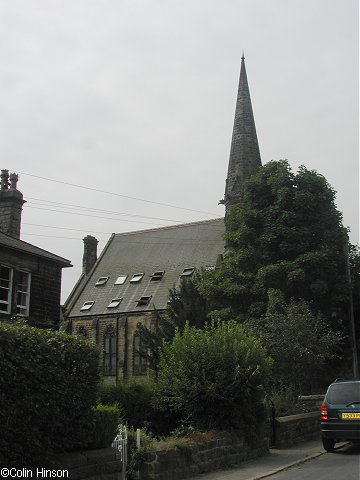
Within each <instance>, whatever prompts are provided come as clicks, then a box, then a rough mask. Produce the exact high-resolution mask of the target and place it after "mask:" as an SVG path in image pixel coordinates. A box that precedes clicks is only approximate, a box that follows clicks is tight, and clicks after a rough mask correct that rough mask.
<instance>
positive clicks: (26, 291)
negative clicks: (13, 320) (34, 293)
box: [16, 272, 30, 316]
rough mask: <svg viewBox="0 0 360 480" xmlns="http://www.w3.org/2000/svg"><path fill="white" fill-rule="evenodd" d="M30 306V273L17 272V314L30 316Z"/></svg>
mask: <svg viewBox="0 0 360 480" xmlns="http://www.w3.org/2000/svg"><path fill="white" fill-rule="evenodd" d="M29 305H30V273H27V272H17V296H16V313H17V314H18V315H24V316H28V315H29Z"/></svg>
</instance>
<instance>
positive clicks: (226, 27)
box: [0, 0, 359, 300]
mask: <svg viewBox="0 0 360 480" xmlns="http://www.w3.org/2000/svg"><path fill="white" fill-rule="evenodd" d="M0 22H1V23H0V68H1V74H0V92H1V94H0V102H1V105H0V109H1V115H0V129H1V136H0V154H1V162H0V167H1V168H6V169H9V170H11V171H16V172H19V173H20V180H19V184H18V187H19V189H20V190H21V191H22V192H23V194H24V197H25V199H27V203H26V204H25V205H24V210H23V217H22V218H23V223H22V234H21V238H22V239H23V240H25V241H27V242H30V243H33V244H35V245H37V246H39V247H42V248H45V249H47V250H49V251H51V252H53V253H56V254H58V255H60V256H63V257H65V258H68V259H69V260H71V262H72V263H73V265H74V267H73V268H71V269H65V270H64V274H63V300H65V299H66V297H67V296H68V294H69V292H70V290H71V288H72V287H73V285H74V284H75V282H76V280H77V278H78V277H79V275H80V273H81V264H82V252H83V242H82V238H83V237H84V236H85V235H87V234H92V235H94V236H96V237H97V238H98V239H99V253H100V252H101V250H102V248H103V247H104V246H105V244H106V241H107V240H108V238H109V236H110V234H111V233H112V232H126V231H132V230H140V229H145V228H155V227H158V226H163V225H172V224H174V223H177V222H188V221H196V220H204V219H209V218H215V217H219V216H222V215H223V214H224V207H223V206H221V205H220V206H219V205H218V201H219V199H221V198H223V194H224V187H225V177H226V172H227V165H228V158H229V151H230V141H231V134H232V126H233V119H234V109H235V101H236V93H237V85H238V78H239V69H240V58H241V55H242V51H243V50H244V51H245V62H246V68H247V74H248V81H249V87H250V93H251V98H252V105H253V110H254V116H255V123H256V127H257V134H258V140H259V145H260V151H261V156H262V161H263V163H266V162H267V161H269V160H272V159H275V160H278V159H281V158H287V159H288V160H289V161H290V164H291V165H292V167H293V169H294V170H296V169H297V168H298V166H299V165H301V164H304V165H306V167H307V168H309V169H315V170H316V171H317V172H319V173H321V174H323V175H324V176H325V177H326V179H327V180H328V182H329V183H330V184H331V185H332V186H333V187H334V189H335V190H336V191H337V192H338V194H337V205H338V207H339V209H340V210H341V211H342V212H343V217H344V223H345V225H346V226H349V227H350V228H351V240H352V241H353V242H358V216H359V210H358V183H359V166H358V153H359V152H358V143H359V142H358V137H359V122H358V107H359V101H358V80H359V78H358V74H359V65H358V23H359V15H358V2H357V0H2V1H1V3H0ZM40 177H42V178H40ZM51 180H53V181H51ZM62 182H63V183H62ZM70 184H72V185H70ZM74 185H78V186H83V187H87V188H79V187H76V186H74ZM100 190H101V191H102V192H100ZM105 192H109V193H105ZM130 197H132V198H130ZM145 200H146V201H145ZM51 202H53V203H51ZM60 204H62V205H60ZM163 204H167V205H168V206H165V205H163ZM86 209H87V210H86ZM91 209H92V210H91ZM98 210H102V211H98ZM60 211H62V212H66V213H61V212H60ZM105 211H107V212H111V213H105Z"/></svg>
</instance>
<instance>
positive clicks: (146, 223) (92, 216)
mask: <svg viewBox="0 0 360 480" xmlns="http://www.w3.org/2000/svg"><path fill="white" fill-rule="evenodd" d="M28 208H35V209H36V210H47V211H48V212H56V213H66V214H67V215H80V216H82V217H91V218H102V219H103V220H116V221H117V222H118V221H119V218H111V217H100V216H99V215H88V214H86V213H78V212H66V211H65V212H64V211H63V210H53V209H51V208H44V207H31V206H29V207H28ZM121 221H122V222H130V223H144V224H145V225H157V226H161V227H168V226H169V225H163V224H159V223H151V222H143V221H141V220H126V219H125V218H122V219H121Z"/></svg>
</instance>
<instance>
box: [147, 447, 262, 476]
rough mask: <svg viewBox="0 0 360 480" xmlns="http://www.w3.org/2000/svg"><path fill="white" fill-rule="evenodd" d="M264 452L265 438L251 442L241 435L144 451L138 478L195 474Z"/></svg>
mask: <svg viewBox="0 0 360 480" xmlns="http://www.w3.org/2000/svg"><path fill="white" fill-rule="evenodd" d="M267 452H268V441H267V439H263V438H262V439H261V440H257V441H256V442H253V443H252V444H249V443H247V442H246V441H245V440H244V439H243V438H220V439H217V440H209V441H205V442H201V443H196V444H186V445H182V446H177V447H174V448H170V449H167V450H164V451H149V452H146V453H145V454H144V460H143V463H142V466H141V470H140V478H141V480H169V479H170V478H171V480H177V479H182V478H188V477H192V476H194V475H198V474H199V473H205V472H210V471H214V470H218V469H221V468H229V467H231V466H236V465H238V464H239V463H241V462H243V461H246V460H250V459H252V458H258V457H259V456H262V455H265V454H266V453H267Z"/></svg>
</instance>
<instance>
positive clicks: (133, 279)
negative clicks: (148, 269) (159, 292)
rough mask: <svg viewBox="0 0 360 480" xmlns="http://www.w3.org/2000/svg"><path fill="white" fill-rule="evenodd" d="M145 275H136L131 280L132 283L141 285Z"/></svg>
mask: <svg viewBox="0 0 360 480" xmlns="http://www.w3.org/2000/svg"><path fill="white" fill-rule="evenodd" d="M143 277H144V274H143V273H135V274H134V275H133V277H132V279H131V280H130V283H139V282H141V280H142V279H143Z"/></svg>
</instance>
